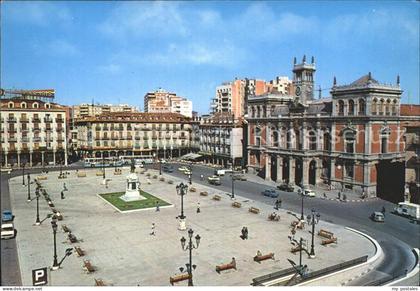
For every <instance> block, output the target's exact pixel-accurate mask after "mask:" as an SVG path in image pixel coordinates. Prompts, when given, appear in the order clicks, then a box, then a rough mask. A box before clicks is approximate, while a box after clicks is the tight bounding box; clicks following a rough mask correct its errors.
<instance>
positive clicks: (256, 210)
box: [248, 207, 260, 214]
mask: <svg viewBox="0 0 420 291" xmlns="http://www.w3.org/2000/svg"><path fill="white" fill-rule="evenodd" d="M248 211H249V212H252V213H255V214H258V213H260V209H258V208H256V207H250V208H249V209H248Z"/></svg>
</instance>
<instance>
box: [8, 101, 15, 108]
mask: <svg viewBox="0 0 420 291" xmlns="http://www.w3.org/2000/svg"><path fill="white" fill-rule="evenodd" d="M7 107H9V108H13V107H15V104H14V103H13V102H9V103H8V104H7Z"/></svg>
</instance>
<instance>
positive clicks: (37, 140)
mask: <svg viewBox="0 0 420 291" xmlns="http://www.w3.org/2000/svg"><path fill="white" fill-rule="evenodd" d="M32 140H33V142H40V141H41V138H40V137H39V136H36V137H34V138H33V139H32Z"/></svg>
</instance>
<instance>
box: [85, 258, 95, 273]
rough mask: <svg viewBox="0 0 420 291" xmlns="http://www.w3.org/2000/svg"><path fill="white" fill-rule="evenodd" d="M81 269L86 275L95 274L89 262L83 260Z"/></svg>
mask: <svg viewBox="0 0 420 291" xmlns="http://www.w3.org/2000/svg"><path fill="white" fill-rule="evenodd" d="M83 269H84V270H85V271H86V272H87V273H93V272H95V268H94V267H93V266H92V264H91V262H90V261H89V260H84V261H83Z"/></svg>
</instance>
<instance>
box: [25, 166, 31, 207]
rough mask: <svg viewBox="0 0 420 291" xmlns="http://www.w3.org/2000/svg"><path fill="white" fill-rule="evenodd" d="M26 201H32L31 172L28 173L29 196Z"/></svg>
mask: <svg viewBox="0 0 420 291" xmlns="http://www.w3.org/2000/svg"><path fill="white" fill-rule="evenodd" d="M26 201H28V202H31V174H29V173H28V198H27V199H26Z"/></svg>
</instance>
